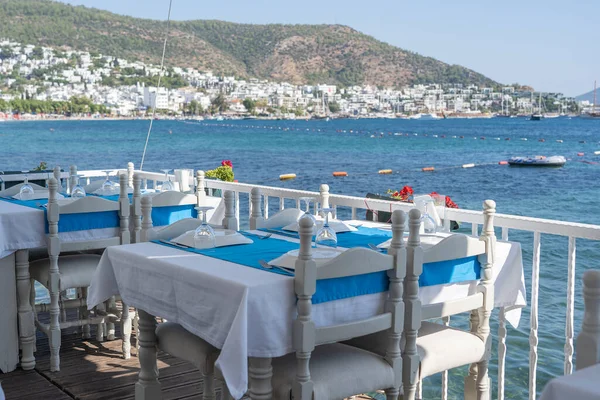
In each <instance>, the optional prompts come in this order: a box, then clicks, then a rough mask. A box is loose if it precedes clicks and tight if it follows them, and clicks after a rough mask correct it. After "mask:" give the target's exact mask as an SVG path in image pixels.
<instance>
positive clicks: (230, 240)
mask: <svg viewBox="0 0 600 400" xmlns="http://www.w3.org/2000/svg"><path fill="white" fill-rule="evenodd" d="M214 231H215V247H224V246H233V245H236V244H250V243H254V241H253V240H252V239H249V238H247V237H246V236H244V235H242V234H241V233H239V232H236V231H234V230H231V229H214ZM194 232H195V231H187V232H186V233H184V234H183V235H180V236H177V237H176V238H175V239H173V240H171V241H172V242H174V243H179V244H182V245H184V246H190V247H195V246H194Z"/></svg>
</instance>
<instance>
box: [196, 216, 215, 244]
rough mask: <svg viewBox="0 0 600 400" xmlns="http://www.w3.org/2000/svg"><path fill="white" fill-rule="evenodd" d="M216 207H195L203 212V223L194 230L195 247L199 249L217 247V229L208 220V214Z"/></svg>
mask: <svg viewBox="0 0 600 400" xmlns="http://www.w3.org/2000/svg"><path fill="white" fill-rule="evenodd" d="M213 208H214V207H210V206H204V207H194V209H195V210H196V211H197V212H198V213H200V212H201V213H202V224H200V226H199V227H197V228H196V231H195V232H194V247H195V248H197V249H209V248H212V247H215V231H214V230H213V228H212V227H211V226H210V225H209V224H208V223H207V222H206V214H207V213H208V211H209V210H212V209H213Z"/></svg>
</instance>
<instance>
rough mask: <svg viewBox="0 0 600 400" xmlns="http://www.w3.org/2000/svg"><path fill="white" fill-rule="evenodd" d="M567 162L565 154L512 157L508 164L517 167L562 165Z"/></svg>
mask: <svg viewBox="0 0 600 400" xmlns="http://www.w3.org/2000/svg"><path fill="white" fill-rule="evenodd" d="M566 162H567V159H566V158H565V157H563V156H550V157H546V156H534V157H511V158H510V159H509V160H508V164H509V165H512V166H517V167H562V166H563V165H565V163H566Z"/></svg>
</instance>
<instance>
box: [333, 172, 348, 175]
mask: <svg viewBox="0 0 600 400" xmlns="http://www.w3.org/2000/svg"><path fill="white" fill-rule="evenodd" d="M333 176H348V173H347V172H346V171H335V172H334V173H333Z"/></svg>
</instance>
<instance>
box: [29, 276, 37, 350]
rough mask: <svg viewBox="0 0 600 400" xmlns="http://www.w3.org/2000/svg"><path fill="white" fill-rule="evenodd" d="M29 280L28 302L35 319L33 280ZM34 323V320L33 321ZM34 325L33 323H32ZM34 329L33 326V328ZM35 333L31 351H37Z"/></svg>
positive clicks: (35, 319)
mask: <svg viewBox="0 0 600 400" xmlns="http://www.w3.org/2000/svg"><path fill="white" fill-rule="evenodd" d="M30 281H31V283H30V284H31V290H30V291H29V304H30V305H31V310H32V312H33V320H34V321H37V312H36V311H35V280H34V279H30ZM34 324H35V322H34ZM34 326H35V325H34ZM34 329H35V328H34ZM36 336H37V335H35V332H34V335H33V352H34V353H36V352H37V337H36Z"/></svg>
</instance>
